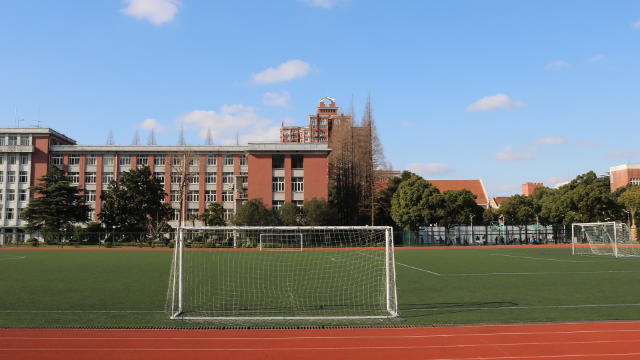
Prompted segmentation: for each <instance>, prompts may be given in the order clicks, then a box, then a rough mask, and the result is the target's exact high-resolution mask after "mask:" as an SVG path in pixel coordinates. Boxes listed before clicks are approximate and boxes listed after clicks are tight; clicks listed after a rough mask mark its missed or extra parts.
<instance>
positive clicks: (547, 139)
mask: <svg viewBox="0 0 640 360" xmlns="http://www.w3.org/2000/svg"><path fill="white" fill-rule="evenodd" d="M531 143H532V144H533V146H534V147H536V146H537V145H562V144H564V143H565V140H564V138H563V137H561V136H550V135H545V136H543V137H541V138H540V139H536V140H534V141H532V142H531Z"/></svg>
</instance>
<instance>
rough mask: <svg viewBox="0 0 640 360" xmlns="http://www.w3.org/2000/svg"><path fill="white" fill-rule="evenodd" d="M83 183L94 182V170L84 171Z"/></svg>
mask: <svg viewBox="0 0 640 360" xmlns="http://www.w3.org/2000/svg"><path fill="white" fill-rule="evenodd" d="M84 183H85V184H95V183H96V173H94V172H87V173H84Z"/></svg>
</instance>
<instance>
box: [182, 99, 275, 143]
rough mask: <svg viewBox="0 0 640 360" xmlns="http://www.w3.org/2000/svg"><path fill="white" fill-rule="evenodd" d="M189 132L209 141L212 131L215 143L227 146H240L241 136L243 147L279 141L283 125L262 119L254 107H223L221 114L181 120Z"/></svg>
mask: <svg viewBox="0 0 640 360" xmlns="http://www.w3.org/2000/svg"><path fill="white" fill-rule="evenodd" d="M180 122H182V123H183V124H184V127H185V129H195V130H197V131H198V136H199V137H200V138H203V139H204V138H206V136H207V129H211V133H212V134H213V141H214V142H215V143H218V144H223V145H233V144H235V143H236V132H238V134H239V136H238V139H239V142H240V144H246V143H248V142H251V141H279V139H280V124H279V123H278V122H276V121H273V120H269V119H265V118H262V117H260V116H259V115H258V114H257V113H256V112H255V110H254V108H252V107H251V106H245V105H242V104H234V105H223V106H222V107H221V108H220V110H219V111H215V110H193V111H191V112H189V113H186V114H184V115H182V116H180V117H179V118H178V119H177V123H178V124H179V123H180Z"/></svg>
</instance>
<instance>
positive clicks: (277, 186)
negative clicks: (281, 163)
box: [272, 177, 284, 192]
mask: <svg viewBox="0 0 640 360" xmlns="http://www.w3.org/2000/svg"><path fill="white" fill-rule="evenodd" d="M272 184H273V186H272V188H273V192H283V191H284V178H283V177H274V178H273V179H272Z"/></svg>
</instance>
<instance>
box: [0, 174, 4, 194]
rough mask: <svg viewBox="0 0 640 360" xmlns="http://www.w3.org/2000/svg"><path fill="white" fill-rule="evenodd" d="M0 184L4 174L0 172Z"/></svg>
mask: <svg viewBox="0 0 640 360" xmlns="http://www.w3.org/2000/svg"><path fill="white" fill-rule="evenodd" d="M0 182H4V172H2V171H0ZM0 200H1V199H0Z"/></svg>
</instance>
